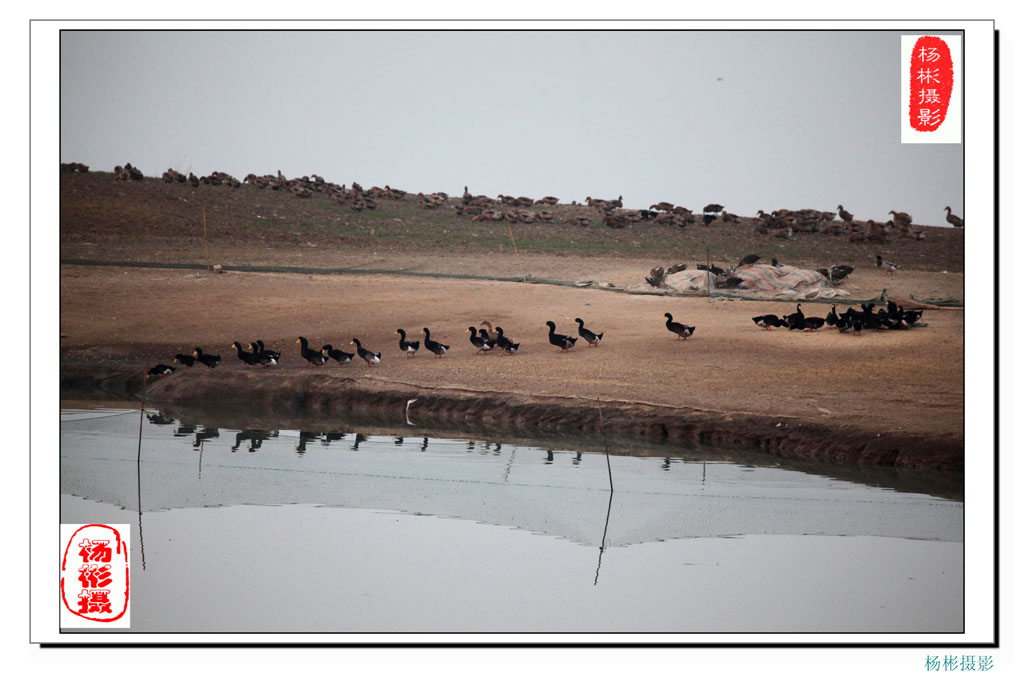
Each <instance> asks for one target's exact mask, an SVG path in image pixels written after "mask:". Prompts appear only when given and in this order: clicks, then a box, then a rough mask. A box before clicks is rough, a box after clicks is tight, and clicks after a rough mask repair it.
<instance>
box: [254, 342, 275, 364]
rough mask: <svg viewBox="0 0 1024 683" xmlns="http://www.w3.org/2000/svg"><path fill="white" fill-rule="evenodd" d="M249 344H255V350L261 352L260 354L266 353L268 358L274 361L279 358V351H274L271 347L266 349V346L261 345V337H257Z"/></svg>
mask: <svg viewBox="0 0 1024 683" xmlns="http://www.w3.org/2000/svg"><path fill="white" fill-rule="evenodd" d="M250 346H255V347H256V349H255V350H256V351H258V352H259V353H262V354H266V355H267V356H269V357H270V358H273V359H274V360H275V361H279V360H281V353H280V352H279V351H274V350H272V349H268V348H267V347H265V346H264V345H263V340H262V339H257V340H256V343H255V344H251V345H250Z"/></svg>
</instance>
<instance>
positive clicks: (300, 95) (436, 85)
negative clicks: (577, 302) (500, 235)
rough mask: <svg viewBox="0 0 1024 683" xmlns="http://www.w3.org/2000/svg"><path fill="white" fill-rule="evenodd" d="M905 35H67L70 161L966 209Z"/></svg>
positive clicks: (66, 143)
mask: <svg viewBox="0 0 1024 683" xmlns="http://www.w3.org/2000/svg"><path fill="white" fill-rule="evenodd" d="M899 67H900V32H896V31H894V32H874V31H842V32H823V31H790V32H786V31H757V32H741V31H736V32H732V31H730V32H715V31H707V32H701V31H697V32H689V31H665V32H660V31H659V32H626V31H593V32H570V31H565V32H562V31H556V32H505V31H489V32H479V31H473V32H443V31H436V32H434V31H411V32H371V31H366V32H328V31H322V32H296V33H292V32H241V31H240V32H169V31H166V32H165V31H160V32H137V31H123V32H64V33H63V34H62V38H61V85H60V87H61V122H60V126H61V161H62V162H70V161H79V162H83V163H86V164H88V165H89V166H90V167H91V168H92V169H93V170H108V171H109V170H112V169H113V167H114V166H115V165H117V164H122V165H123V164H124V163H125V162H131V163H132V164H133V165H135V166H138V167H139V168H141V169H142V170H143V172H145V174H146V175H149V176H159V175H160V174H161V173H162V172H163V171H164V170H166V169H167V168H168V167H173V168H175V169H177V170H181V171H184V172H188V171H190V170H191V171H194V172H195V173H196V174H197V175H204V174H208V173H210V172H212V171H215V170H217V171H226V172H228V173H231V174H232V175H235V176H237V177H238V178H239V179H241V178H242V177H244V176H245V175H246V174H248V173H256V174H264V173H276V172H277V170H278V169H280V170H281V171H282V172H283V173H284V174H285V175H287V176H289V177H293V176H301V175H308V174H311V173H318V174H320V175H322V176H324V177H325V178H326V179H327V180H329V181H333V182H337V183H346V184H351V183H352V181H354V180H355V181H358V182H359V183H361V184H362V185H364V186H366V187H369V186H371V185H379V186H384V185H385V184H390V185H391V186H393V187H398V188H401V189H404V190H407V191H411V192H420V191H422V192H433V191H438V190H443V191H445V192H448V193H449V194H459V193H461V192H462V188H463V186H464V185H468V186H469V189H470V191H471V192H473V193H477V194H480V193H483V194H488V195H491V196H495V195H497V194H499V193H504V194H513V195H529V196H534V197H539V196H543V195H555V196H558V197H560V198H561V199H562V201H565V202H568V201H571V200H573V199H576V200H578V201H582V200H583V199H584V198H585V197H586V196H588V195H590V196H593V197H601V198H612V197H617V196H619V195H622V196H623V201H624V204H625V205H626V206H627V207H633V208H636V207H647V206H649V205H650V204H652V203H655V202H659V201H671V202H674V203H676V204H682V205H684V206H687V207H689V208H691V209H697V210H699V209H700V208H702V207H703V206H704V205H705V204H708V203H710V202H717V203H720V204H724V205H725V206H726V207H727V208H728V209H729V210H730V211H732V212H734V213H738V214H741V215H753V214H755V213H756V211H757V210H758V209H764V210H765V211H771V210H773V209H777V208H789V209H801V208H814V209H821V210H833V211H834V210H835V208H836V206H837V205H838V204H840V203H842V204H843V205H844V207H845V208H846V209H848V210H849V211H852V212H853V214H854V215H855V217H856V218H858V219H865V220H866V219H868V218H874V219H876V220H885V219H886V218H888V215H887V214H888V211H889V210H890V209H896V210H901V211H907V212H909V213H911V214H912V215H913V216H914V219H915V222H917V223H921V224H932V225H945V224H946V223H945V220H944V217H945V212H944V210H943V207H944V206H946V205H947V204H949V205H951V206H952V207H953V210H954V213H957V214H959V215H961V216H962V215H963V147H962V145H959V144H941V145H940V144H916V145H910V144H901V143H900V113H901V112H900V97H899V96H900V68H899Z"/></svg>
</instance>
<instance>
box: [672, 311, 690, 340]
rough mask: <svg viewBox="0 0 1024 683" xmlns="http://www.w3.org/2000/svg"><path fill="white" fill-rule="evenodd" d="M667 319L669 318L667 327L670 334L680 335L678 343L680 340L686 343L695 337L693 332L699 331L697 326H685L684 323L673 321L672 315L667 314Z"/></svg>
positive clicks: (677, 338)
mask: <svg viewBox="0 0 1024 683" xmlns="http://www.w3.org/2000/svg"><path fill="white" fill-rule="evenodd" d="M665 317H666V318H668V320H666V321H665V327H667V328H668V331H669V332H671V333H673V334H676V335H678V336H677V337H676V341H679V340H680V339H682V340H683V341H686V340H687V339H689V338H690V337H692V336H693V331H694V330H696V329H697V326H696V325H684V324H682V323H677V322H675V321H674V320H672V314H671V313H666V314H665Z"/></svg>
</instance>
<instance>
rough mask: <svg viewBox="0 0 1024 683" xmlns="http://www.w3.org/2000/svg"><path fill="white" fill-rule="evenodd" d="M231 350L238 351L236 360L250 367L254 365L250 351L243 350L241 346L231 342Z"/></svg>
mask: <svg viewBox="0 0 1024 683" xmlns="http://www.w3.org/2000/svg"><path fill="white" fill-rule="evenodd" d="M231 348H233V349H235V350H237V351H238V360H240V361H242V362H243V363H245V364H246V365H252V364H253V363H255V360H253V356H254V354H253V353H252V352H251V351H246V350H244V349H243V348H242V345H241V344H239V343H238V342H236V341H235V342H231Z"/></svg>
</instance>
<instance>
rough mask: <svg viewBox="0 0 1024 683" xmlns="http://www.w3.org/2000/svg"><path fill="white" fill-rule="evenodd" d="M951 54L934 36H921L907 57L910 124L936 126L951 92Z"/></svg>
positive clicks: (922, 127) (920, 127) (919, 127)
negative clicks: (908, 57) (908, 59)
mask: <svg viewBox="0 0 1024 683" xmlns="http://www.w3.org/2000/svg"><path fill="white" fill-rule="evenodd" d="M954 77H955V74H954V73H953V56H952V54H951V53H950V51H949V46H948V45H946V41H944V40H943V39H942V38H939V37H938V36H921V37H920V38H918V39H917V41H916V42H915V43H914V50H913V53H912V55H911V58H910V108H909V116H910V127H911V128H913V129H914V130H917V131H921V132H931V131H935V130H938V129H939V126H941V125H942V123H943V122H944V121H945V120H946V112H948V111H949V102H950V97H951V96H952V94H953V79H954Z"/></svg>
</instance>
